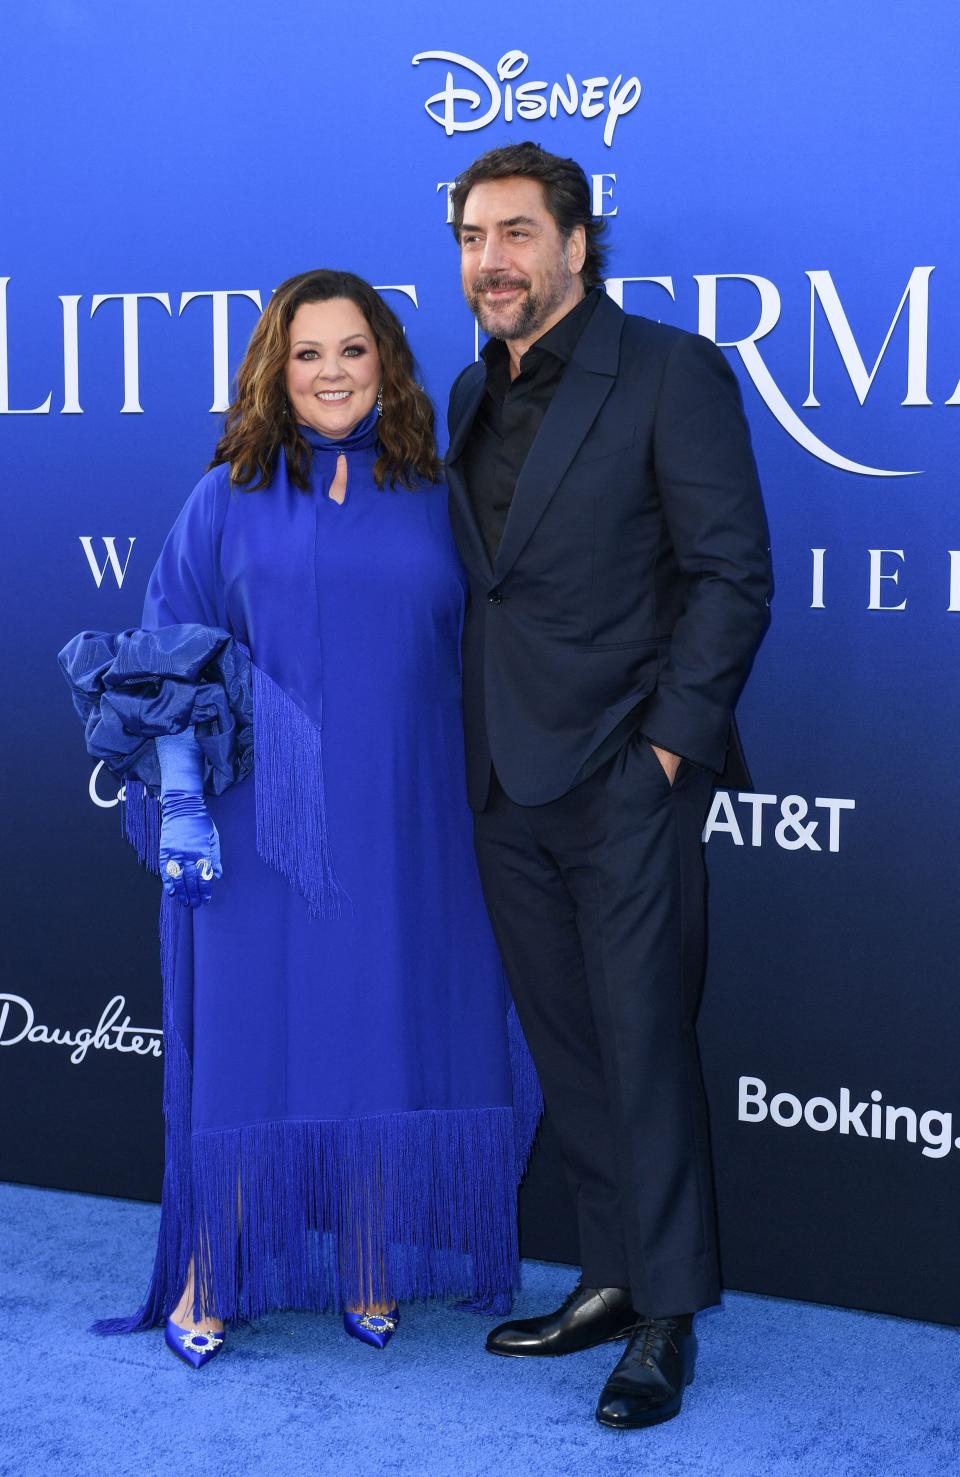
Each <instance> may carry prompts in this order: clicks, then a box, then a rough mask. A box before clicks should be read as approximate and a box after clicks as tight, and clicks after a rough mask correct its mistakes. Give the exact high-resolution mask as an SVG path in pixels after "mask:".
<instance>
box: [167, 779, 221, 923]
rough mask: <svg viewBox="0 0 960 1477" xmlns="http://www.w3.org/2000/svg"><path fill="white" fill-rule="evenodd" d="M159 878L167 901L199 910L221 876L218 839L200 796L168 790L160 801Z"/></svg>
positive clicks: (209, 896)
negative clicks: (173, 900) (171, 898)
mask: <svg viewBox="0 0 960 1477" xmlns="http://www.w3.org/2000/svg"><path fill="white" fill-rule="evenodd" d="M160 816H161V820H160V877H161V880H162V882H163V890H164V892H165V893H167V895H168V896H169V897H175V898H176V899H177V901H178V902H181V903H183V904H184V906H185V907H188V908H199V906H200V904H201V903H208V902H209V901H210V899H211V898H212V896H213V881H214V878H215V877H222V876H223V868H222V866H221V865H220V837H219V836H218V835H217V828H216V826H215V825H214V824H213V821H212V820H211V819H210V816H209V815H208V813H207V807H206V806H205V805H204V803H203V797H202V796H201V795H192V794H189V793H187V792H184V791H182V790H168V791H166V792H165V793H164V795H163V796H162V798H161V801H160Z"/></svg>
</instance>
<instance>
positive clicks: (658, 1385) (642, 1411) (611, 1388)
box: [597, 1318, 697, 1431]
mask: <svg viewBox="0 0 960 1477" xmlns="http://www.w3.org/2000/svg"><path fill="white" fill-rule="evenodd" d="M696 1359H697V1336H696V1334H695V1333H694V1332H693V1330H692V1328H691V1329H689V1330H687V1329H686V1328H685V1327H684V1326H683V1325H682V1324H680V1323H678V1322H677V1320H676V1318H644V1319H642V1320H641V1321H640V1323H638V1324H637V1329H636V1332H635V1333H634V1335H633V1338H632V1339H631V1340H630V1342H629V1344H628V1345H627V1347H626V1349H625V1350H624V1353H623V1358H622V1359H621V1360H620V1363H619V1364H618V1365H617V1366H616V1368H615V1369H614V1371H613V1373H612V1374H611V1376H610V1378H609V1379H608V1380H607V1383H606V1384H605V1385H604V1387H603V1391H602V1393H601V1395H600V1402H599V1404H598V1405H597V1420H598V1421H599V1422H600V1424H601V1426H613V1427H614V1428H615V1429H616V1430H620V1431H625V1430H629V1429H631V1428H632V1427H635V1426H658V1425H659V1424H660V1422H661V1421H669V1420H672V1419H673V1417H674V1416H675V1415H679V1413H680V1406H681V1404H682V1402H683V1392H684V1390H685V1389H686V1387H687V1385H689V1384H692V1382H693V1371H694V1365H695V1364H696Z"/></svg>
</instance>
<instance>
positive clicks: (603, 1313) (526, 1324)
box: [487, 1282, 637, 1359]
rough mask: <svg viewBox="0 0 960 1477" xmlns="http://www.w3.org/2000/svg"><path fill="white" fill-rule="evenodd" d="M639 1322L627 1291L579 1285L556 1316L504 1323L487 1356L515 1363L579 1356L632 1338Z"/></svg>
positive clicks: (496, 1331) (489, 1343)
mask: <svg viewBox="0 0 960 1477" xmlns="http://www.w3.org/2000/svg"><path fill="white" fill-rule="evenodd" d="M636 1321H637V1315H636V1313H635V1312H634V1311H633V1305H632V1303H631V1301H630V1293H629V1292H628V1290H627V1289H626V1288H624V1287H581V1285H580V1283H579V1282H578V1283H577V1285H576V1287H575V1288H574V1289H573V1292H572V1293H571V1294H570V1296H569V1297H568V1298H566V1299H565V1301H564V1302H563V1303H562V1304H561V1305H560V1307H559V1308H557V1310H556V1312H555V1313H545V1314H544V1315H543V1316H542V1317H541V1318H521V1319H518V1320H517V1322H516V1323H501V1324H500V1326H499V1328H495V1329H494V1330H493V1332H492V1333H491V1334H490V1335H489V1337H488V1339H487V1353H488V1354H504V1355H506V1356H507V1357H508V1358H512V1359H523V1358H527V1357H530V1356H536V1357H540V1358H543V1357H548V1356H551V1355H555V1354H578V1353H579V1352H580V1350H581V1349H592V1348H593V1347H594V1345H596V1344H609V1343H612V1342H613V1341H614V1339H625V1338H627V1337H629V1335H630V1333H631V1331H632V1329H633V1328H634V1326H635V1325H636Z"/></svg>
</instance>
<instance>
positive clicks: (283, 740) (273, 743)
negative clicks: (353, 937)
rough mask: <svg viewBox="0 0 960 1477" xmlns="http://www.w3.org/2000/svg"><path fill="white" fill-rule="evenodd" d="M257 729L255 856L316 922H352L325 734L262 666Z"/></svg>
mask: <svg viewBox="0 0 960 1477" xmlns="http://www.w3.org/2000/svg"><path fill="white" fill-rule="evenodd" d="M253 723H254V746H255V763H254V776H255V783H256V808H257V852H258V854H259V855H260V856H261V857H262V858H263V860H264V861H265V862H266V863H267V865H268V866H271V867H274V868H275V869H276V871H278V872H279V873H280V874H281V876H283V877H286V879H287V881H288V882H290V883H292V884H293V886H294V887H296V888H297V890H298V891H299V892H300V893H302V895H303V896H304V897H305V898H306V900H307V902H308V903H309V905H310V913H311V915H312V916H313V917H314V918H342V917H343V916H345V915H347V916H349V914H350V913H351V912H352V910H353V909H352V904H351V902H350V898H349V897H348V896H347V894H346V892H344V890H343V888H342V887H341V885H340V883H339V881H338V880H337V875H336V872H335V870H334V865H333V858H332V855H331V851H330V839H329V836H328V834H327V811H326V803H325V799H324V788H323V745H322V740H321V734H320V729H319V728H318V727H317V726H316V724H314V723H312V722H311V721H310V719H309V718H308V717H307V716H306V714H305V713H304V712H303V711H302V709H301V708H299V707H298V706H297V704H296V703H295V702H294V701H293V699H292V698H290V697H288V696H287V694H286V693H285V692H284V691H283V689H282V688H280V687H278V686H277V684H276V683H275V682H273V681H272V680H271V678H269V677H268V676H267V675H266V673H265V672H262V671H261V670H260V668H259V667H254V668H253Z"/></svg>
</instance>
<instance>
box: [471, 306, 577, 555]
mask: <svg viewBox="0 0 960 1477" xmlns="http://www.w3.org/2000/svg"><path fill="white" fill-rule="evenodd" d="M600 291H601V289H600V288H594V289H592V290H591V291H590V292H588V293H587V294H586V296H585V297H584V298H583V299H582V300H581V301H580V302H579V303H577V305H576V307H575V308H571V309H570V312H569V313H567V314H566V315H565V316H564V317H563V318H561V319H560V321H559V323H555V324H554V325H553V327H552V328H551V329H550V330H549V331H548V332H547V333H545V334H544V335H543V337H542V338H539V339H537V341H536V343H534V344H531V345H530V348H529V349H528V350H527V352H526V353H525V354H524V356H523V358H522V359H521V360H520V373H519V374H518V375H517V377H516V379H515V380H511V379H510V355H509V353H508V350H507V346H506V344H505V343H504V342H503V341H502V340H501V339H491V340H490V342H489V343H488V344H486V345H485V346H484V348H483V349H482V350H481V358H482V359H483V360H484V363H485V364H486V366H487V392H486V394H485V395H484V397H483V400H482V401H481V402H480V409H479V410H478V411H477V414H476V418H475V420H474V422H473V425H472V426H471V428H470V433H469V435H468V437H467V442H466V446H465V447H464V451H463V463H464V473H465V476H466V483H467V491H468V492H469V494H470V501H471V503H472V504H473V511H474V516H475V518H476V520H477V524H478V526H479V529H480V533H481V535H482V536H483V541H484V543H485V544H486V546H487V553H488V554H489V555H490V558H491V559H493V557H494V555H495V554H496V552H497V549H498V548H499V547H500V539H501V536H502V534H503V525H504V524H505V523H506V521H507V514H508V513H509V511H510V504H511V503H512V501H513V493H514V489H515V487H516V485H517V478H518V477H519V475H520V472H521V471H522V469H523V464H524V462H525V461H526V459H527V453H528V452H529V450H530V448H531V446H532V445H533V441H534V437H535V436H536V434H537V432H538V431H539V429H540V422H541V421H542V420H543V417H544V416H545V415H546V413H547V407H548V406H549V404H550V401H551V400H552V399H553V395H554V392H555V390H556V388H557V385H558V384H559V383H560V378H561V376H562V374H563V371H564V369H565V368H566V366H567V361H568V360H569V359H570V356H571V355H572V353H573V351H574V349H575V347H576V344H577V340H578V339H579V337H580V335H581V334H582V333H583V330H584V329H585V328H586V326H587V323H588V322H589V321H590V318H591V317H592V316H593V312H594V309H595V308H596V306H597V302H598V300H599V296H600Z"/></svg>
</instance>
